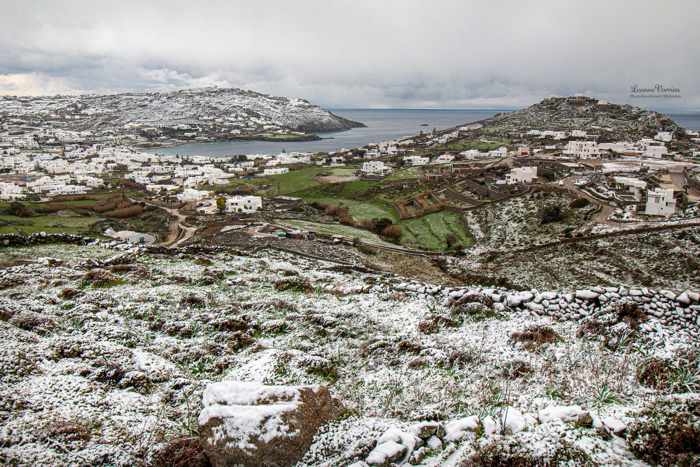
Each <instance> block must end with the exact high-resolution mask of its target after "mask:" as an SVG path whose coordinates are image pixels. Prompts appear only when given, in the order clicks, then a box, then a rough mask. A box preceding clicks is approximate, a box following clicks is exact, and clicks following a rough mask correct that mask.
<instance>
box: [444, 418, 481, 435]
mask: <svg viewBox="0 0 700 467" xmlns="http://www.w3.org/2000/svg"><path fill="white" fill-rule="evenodd" d="M478 429H479V417H477V416H476V415H472V416H471V417H465V418H460V419H457V420H452V421H451V422H448V423H447V424H446V425H445V441H456V440H458V439H461V438H462V437H463V436H464V435H465V434H466V433H467V432H468V431H471V432H475V431H476V430H478Z"/></svg>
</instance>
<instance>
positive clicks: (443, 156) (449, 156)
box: [433, 153, 455, 164]
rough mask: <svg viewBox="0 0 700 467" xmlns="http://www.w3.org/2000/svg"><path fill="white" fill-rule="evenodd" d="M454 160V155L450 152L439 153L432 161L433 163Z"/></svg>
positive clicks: (445, 162)
mask: <svg viewBox="0 0 700 467" xmlns="http://www.w3.org/2000/svg"><path fill="white" fill-rule="evenodd" d="M454 160H455V156H453V155H452V154H448V153H445V154H440V155H439V156H438V157H437V158H436V159H435V160H434V161H433V164H449V163H450V162H453V161H454Z"/></svg>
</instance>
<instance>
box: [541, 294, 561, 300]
mask: <svg viewBox="0 0 700 467" xmlns="http://www.w3.org/2000/svg"><path fill="white" fill-rule="evenodd" d="M557 297H558V294H557V293H556V292H542V299H543V300H554V299H556V298H557Z"/></svg>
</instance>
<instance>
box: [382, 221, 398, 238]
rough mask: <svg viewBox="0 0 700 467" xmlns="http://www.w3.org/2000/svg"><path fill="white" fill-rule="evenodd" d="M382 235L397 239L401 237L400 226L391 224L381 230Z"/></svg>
mask: <svg viewBox="0 0 700 467" xmlns="http://www.w3.org/2000/svg"><path fill="white" fill-rule="evenodd" d="M382 235H383V236H384V237H387V238H391V239H393V240H398V239H399V238H401V226H400V225H397V224H392V225H389V226H387V227H385V228H384V230H382Z"/></svg>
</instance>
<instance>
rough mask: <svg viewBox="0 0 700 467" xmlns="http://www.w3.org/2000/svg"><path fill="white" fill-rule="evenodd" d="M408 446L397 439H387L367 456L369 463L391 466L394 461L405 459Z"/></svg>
mask: <svg viewBox="0 0 700 467" xmlns="http://www.w3.org/2000/svg"><path fill="white" fill-rule="evenodd" d="M407 450H408V448H406V446H404V445H403V444H399V443H397V442H396V441H387V442H385V443H382V444H378V445H377V447H375V448H374V449H372V452H370V453H369V456H367V460H366V462H367V463H368V464H369V465H379V466H389V465H391V464H392V463H393V462H395V461H398V460H399V459H403V458H404V456H405V455H406V451H407Z"/></svg>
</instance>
